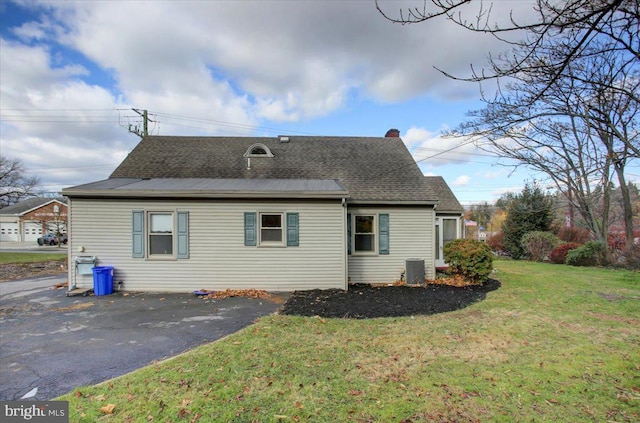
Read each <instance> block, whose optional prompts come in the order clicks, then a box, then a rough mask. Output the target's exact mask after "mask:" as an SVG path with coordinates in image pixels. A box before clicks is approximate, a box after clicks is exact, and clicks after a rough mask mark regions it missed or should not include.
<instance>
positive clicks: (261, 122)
mask: <svg viewBox="0 0 640 423" xmlns="http://www.w3.org/2000/svg"><path fill="white" fill-rule="evenodd" d="M416 4H421V2H420V1H418V2H412V1H383V2H382V5H383V6H384V7H385V8H386V9H387V10H389V11H390V12H392V13H393V12H394V11H395V10H398V9H399V8H400V7H403V6H407V5H416ZM529 7H530V4H529V2H527V1H520V0H513V1H511V0H503V1H500V2H497V3H496V8H495V11H494V13H495V16H496V18H500V17H503V18H504V17H506V16H508V15H507V13H508V12H509V11H510V10H512V9H513V10H515V11H516V12H517V13H519V14H521V16H526V14H527V13H529ZM0 14H1V15H2V18H1V19H0V36H1V43H2V44H1V45H0V88H1V92H0V109H1V110H0V131H1V132H0V136H1V137H0V142H1V150H2V155H3V156H5V157H9V158H12V159H14V158H15V159H19V160H21V161H22V162H23V164H24V165H25V167H26V168H27V170H28V172H29V173H30V174H33V175H37V176H39V177H40V178H41V181H42V183H43V185H44V187H45V190H46V191H58V190H60V189H61V188H63V187H66V186H72V185H77V184H82V183H86V182H91V181H96V180H100V179H105V178H107V177H108V176H109V174H110V173H111V172H112V171H113V169H114V168H115V167H116V166H117V164H118V163H119V162H120V161H121V160H122V159H123V158H124V157H125V156H126V155H127V153H128V152H129V151H131V149H132V148H133V147H134V146H135V145H136V143H137V142H138V137H137V136H135V135H133V134H130V133H129V132H128V131H127V128H128V125H129V124H133V125H135V124H137V123H139V119H138V118H137V115H136V114H135V113H134V112H133V111H132V110H131V109H132V108H137V109H147V110H149V113H150V117H151V118H152V119H153V120H154V122H153V123H152V124H151V126H150V130H151V132H152V133H154V134H159V135H175V134H181V135H214V136H215V135H257V136H275V135H280V134H290V135H295V134H312V135H348V136H383V135H384V134H385V132H386V131H387V130H388V129H390V128H397V129H399V130H400V132H401V136H402V138H403V140H404V141H405V143H406V144H407V146H408V147H409V149H410V151H411V152H412V154H413V155H414V157H415V158H416V160H419V164H420V167H421V168H422V170H423V172H424V173H425V174H428V175H440V176H443V177H444V178H445V180H446V181H447V182H448V184H449V185H450V187H451V188H452V190H453V191H454V193H455V194H456V196H457V197H458V199H459V200H460V201H461V202H462V203H463V204H465V205H469V204H472V203H474V202H482V201H488V202H490V203H491V202H494V201H495V200H496V199H497V198H498V197H499V196H500V195H501V194H502V193H504V192H507V191H515V192H519V191H520V190H521V189H522V187H523V184H524V182H523V181H525V180H532V179H534V178H536V175H532V174H530V173H528V172H526V171H525V170H518V171H517V172H513V169H512V168H508V167H504V166H502V165H500V164H498V160H497V157H493V156H491V155H490V154H487V153H486V152H482V151H478V150H476V149H475V148H474V147H473V146H472V145H466V146H459V143H460V141H458V140H452V139H446V138H442V137H441V136H440V134H441V131H442V130H445V129H449V128H454V127H455V126H456V125H458V124H459V123H460V122H461V121H462V120H463V119H464V117H465V112H466V111H468V110H471V109H476V108H479V107H481V103H480V102H479V101H478V98H479V87H478V86H477V85H475V84H470V83H464V82H456V81H453V80H451V79H447V78H446V77H444V76H442V75H441V74H440V73H439V72H438V71H437V70H436V69H434V67H438V68H441V69H443V70H446V71H447V72H450V73H453V74H456V75H461V76H465V75H468V74H469V70H470V68H469V65H470V64H474V65H476V66H481V65H483V64H484V63H486V57H487V55H488V54H489V53H490V52H493V53H496V52H498V51H501V50H502V48H503V46H502V45H500V44H499V43H498V42H497V41H496V40H494V39H493V38H491V37H483V36H480V35H478V34H471V33H468V32H465V31H463V30H460V29H459V28H456V27H455V26H454V25H452V24H451V23H449V22H446V21H433V22H429V23H423V24H419V25H411V26H402V25H397V24H392V23H390V22H388V21H386V20H385V19H384V18H383V17H382V16H381V15H380V14H379V13H378V12H377V11H376V9H375V5H374V3H373V1H368V0H353V1H344V2H341V1H299V2H293V1H260V2H258V1H255V2H254V1H237V2H233V1H215V2H214V1H210V2H209V1H193V2H192V1H181V2H169V1H158V2H153V1H145V2H135V1H94V2H87V1H78V2H75V1H52V2H47V1H42V2H41V1H28V2H26V1H25V2H14V1H11V0H9V1H6V0H5V1H2V2H1V3H0ZM448 150H451V151H449V152H446V153H444V152H445V151H448ZM539 178H540V177H539V176H538V179H539Z"/></svg>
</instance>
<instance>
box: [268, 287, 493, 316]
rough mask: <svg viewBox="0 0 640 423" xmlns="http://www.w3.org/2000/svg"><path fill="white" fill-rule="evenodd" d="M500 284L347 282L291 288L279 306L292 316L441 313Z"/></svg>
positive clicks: (474, 301) (468, 301) (464, 303)
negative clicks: (338, 285) (346, 285)
mask: <svg viewBox="0 0 640 423" xmlns="http://www.w3.org/2000/svg"><path fill="white" fill-rule="evenodd" d="M499 287H500V282H498V281H497V280H494V279H489V280H488V281H487V282H485V283H484V284H483V285H477V286H468V287H462V288H461V287H454V286H448V285H426V286H420V287H408V286H382V287H381V286H371V285H366V284H356V285H350V286H349V290H348V291H343V290H341V289H326V290H321V289H314V290H311V291H295V292H293V293H291V296H290V297H289V299H288V300H287V302H286V303H285V304H284V305H283V306H282V308H281V309H280V314H288V315H295V316H320V317H339V318H350V319H370V318H375V317H400V316H417V315H430V314H436V313H444V312H447V311H454V310H459V309H462V308H465V307H467V306H469V305H471V304H473V303H476V302H478V301H482V300H484V298H485V297H486V294H487V292H490V291H494V290H496V289H498V288H499Z"/></svg>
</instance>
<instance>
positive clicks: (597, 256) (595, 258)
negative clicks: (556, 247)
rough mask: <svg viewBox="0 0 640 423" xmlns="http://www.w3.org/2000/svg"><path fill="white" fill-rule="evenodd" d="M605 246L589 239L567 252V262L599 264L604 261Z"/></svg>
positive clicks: (578, 264)
mask: <svg viewBox="0 0 640 423" xmlns="http://www.w3.org/2000/svg"><path fill="white" fill-rule="evenodd" d="M606 254H607V247H606V245H605V244H604V243H602V242H597V241H589V242H587V243H586V244H584V245H583V246H581V247H578V248H576V249H575V250H571V251H569V252H568V253H567V261H566V263H567V264H570V265H572V266H599V265H601V264H604V263H605V261H606V260H605V257H606Z"/></svg>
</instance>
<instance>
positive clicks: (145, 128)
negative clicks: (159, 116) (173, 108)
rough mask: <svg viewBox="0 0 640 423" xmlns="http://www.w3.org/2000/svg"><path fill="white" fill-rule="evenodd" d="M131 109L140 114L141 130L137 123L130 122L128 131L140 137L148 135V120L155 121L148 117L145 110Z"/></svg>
mask: <svg viewBox="0 0 640 423" xmlns="http://www.w3.org/2000/svg"><path fill="white" fill-rule="evenodd" d="M131 110H133V111H134V112H136V113H137V114H139V115H140V116H142V131H140V126H138V125H136V126H132V125H131V124H129V132H131V133H132V134H136V135H137V136H139V137H140V138H144V137H146V136H147V135H149V122H155V121H153V120H151V119H149V114H148V112H147V110H138V109H131Z"/></svg>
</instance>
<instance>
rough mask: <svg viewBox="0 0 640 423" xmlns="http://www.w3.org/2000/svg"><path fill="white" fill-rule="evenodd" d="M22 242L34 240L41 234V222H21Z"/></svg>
mask: <svg viewBox="0 0 640 423" xmlns="http://www.w3.org/2000/svg"><path fill="white" fill-rule="evenodd" d="M22 225H23V226H22V230H23V235H24V236H23V237H22V240H23V241H24V242H30V241H33V242H36V241H37V240H38V238H40V237H41V236H42V223H40V222H23V224H22Z"/></svg>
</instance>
